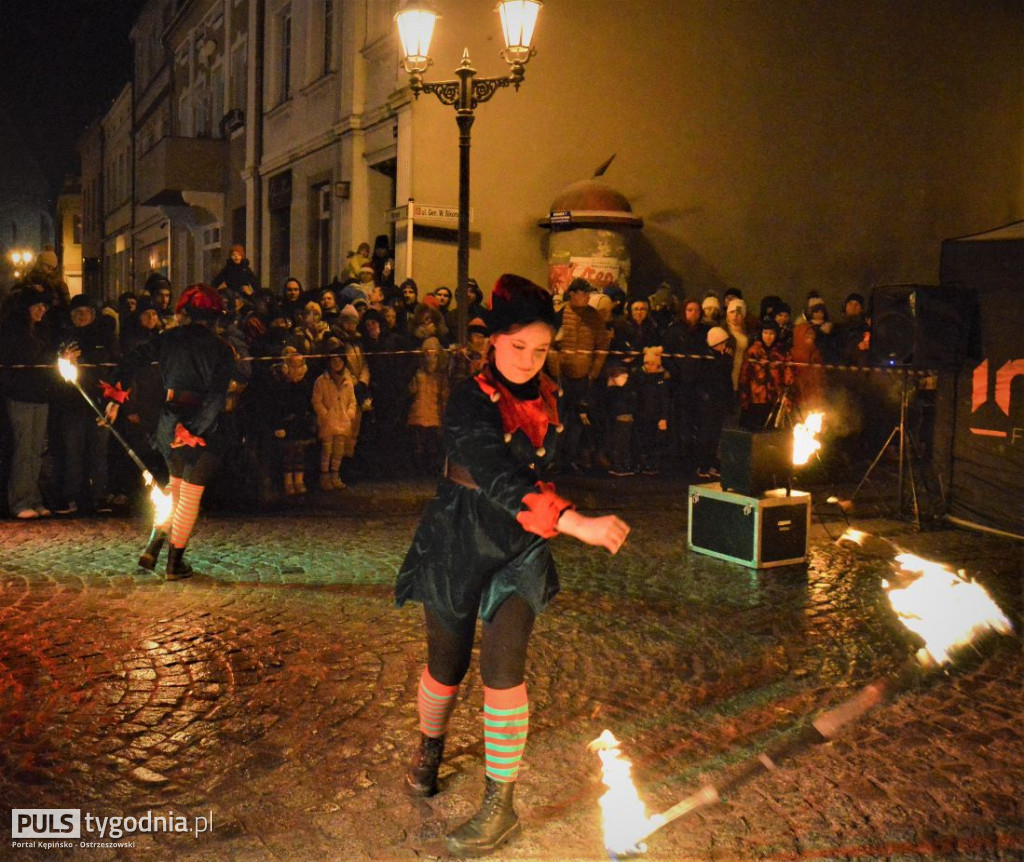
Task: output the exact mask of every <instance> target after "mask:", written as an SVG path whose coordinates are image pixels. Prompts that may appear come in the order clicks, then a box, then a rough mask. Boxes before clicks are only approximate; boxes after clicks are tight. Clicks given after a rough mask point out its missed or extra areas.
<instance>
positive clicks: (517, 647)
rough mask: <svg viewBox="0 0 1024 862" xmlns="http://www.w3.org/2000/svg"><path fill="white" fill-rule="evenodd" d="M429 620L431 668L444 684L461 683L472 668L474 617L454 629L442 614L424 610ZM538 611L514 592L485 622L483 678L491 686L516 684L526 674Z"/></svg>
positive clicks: (511, 685) (474, 632)
mask: <svg viewBox="0 0 1024 862" xmlns="http://www.w3.org/2000/svg"><path fill="white" fill-rule="evenodd" d="M424 616H425V618H426V623H427V669H428V670H429V671H430V675H431V676H432V677H433V678H434V679H436V680H437V681H438V682H439V683H441V684H442V685H458V684H459V683H461V682H462V680H463V678H464V677H465V676H466V672H467V671H468V670H469V662H470V658H471V657H472V653H473V639H474V636H475V635H476V619H475V617H470V618H469V619H468V620H466V621H465V622H464V623H462V624H461V625H460V626H459V628H458V629H450V628H448V627H447V626H445V624H444V623H443V622H442V621H441V619H440V618H439V617H437V616H436V615H434V614H433V613H431V611H430V609H429V608H428V609H426V610H425V612H424ZM534 619H535V614H534V613H533V609H532V608H531V607H530V605H529V604H528V603H527V602H526V601H525V600H524V599H522V598H520V597H519V596H516V595H513V596H511V597H509V598H508V599H506V600H505V601H504V602H502V603H501V607H499V608H498V610H497V612H496V613H495V614H494V617H493V618H492V619H491V621H490V622H489V623H488V622H485V623H484V624H483V634H482V636H481V638H480V678H481V679H482V680H483V683H484V685H485V686H487V687H488V688H515V687H516V686H517V685H520V684H522V682H523V677H524V676H525V674H526V647H527V645H528V644H529V642H530V633H531V632H532V631H533V621H534Z"/></svg>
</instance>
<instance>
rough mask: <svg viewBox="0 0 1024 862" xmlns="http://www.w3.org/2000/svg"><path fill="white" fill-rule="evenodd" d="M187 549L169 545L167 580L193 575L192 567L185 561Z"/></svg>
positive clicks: (177, 579)
mask: <svg viewBox="0 0 1024 862" xmlns="http://www.w3.org/2000/svg"><path fill="white" fill-rule="evenodd" d="M184 556H185V549H184V548H176V547H174V545H168V546H167V580H169V581H180V580H182V579H183V578H191V577H192V567H191V566H190V565H189V564H188V563H186V562H185V560H184Z"/></svg>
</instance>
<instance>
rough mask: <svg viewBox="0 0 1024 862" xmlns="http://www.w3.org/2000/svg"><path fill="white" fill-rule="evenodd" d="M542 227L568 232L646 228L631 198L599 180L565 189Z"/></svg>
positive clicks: (553, 203)
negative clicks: (593, 229)
mask: <svg viewBox="0 0 1024 862" xmlns="http://www.w3.org/2000/svg"><path fill="white" fill-rule="evenodd" d="M537 224H538V225H539V226H540V227H546V228H551V229H553V230H559V229H562V230H566V229H571V228H574V227H636V228H639V227H643V225H644V221H643V219H642V218H640V217H639V216H635V215H633V208H632V207H631V206H630V205H629V200H628V198H627V197H626V196H625V195H624V194H622V193H621V192H619V191H616V190H615V189H613V188H612V187H611V186H609V185H607V184H605V183H602V182H598V181H597V180H580V181H579V182H576V183H573V184H572V185H571V186H568V187H567V188H565V189H563V190H562V191H561V192H560V193H559V194H558V196H557V197H556V198H555V199H554V201H552V203H551V210H550V212H549V213H548V215H547V216H545V217H544V218H542V219H540V220H539V221H538V222H537Z"/></svg>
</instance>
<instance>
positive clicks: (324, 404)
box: [313, 348, 359, 491]
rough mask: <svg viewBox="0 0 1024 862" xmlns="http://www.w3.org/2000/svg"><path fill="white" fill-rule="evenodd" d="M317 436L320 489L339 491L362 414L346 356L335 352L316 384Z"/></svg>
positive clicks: (328, 359)
mask: <svg viewBox="0 0 1024 862" xmlns="http://www.w3.org/2000/svg"><path fill="white" fill-rule="evenodd" d="M313 410H314V412H315V413H316V436H317V438H318V439H319V440H320V489H321V490H323V491H333V490H340V489H342V488H344V487H345V483H344V482H343V481H342V479H341V475H340V472H339V471H340V470H341V462H342V460H343V459H344V458H345V457H347V456H348V457H350V456H351V454H352V453H353V452H354V451H355V439H354V437H353V435H352V428H353V426H354V425H355V421H356V415H357V413H358V411H359V408H358V406H357V405H356V389H355V380H353V378H352V374H351V372H350V371H349V370H348V368H347V367H346V366H345V352H344V350H343V349H341V348H336V349H334V350H333V351H332V352H331V354H330V355H329V356H328V357H327V370H326V371H325V372H324V373H323V374H321V375H320V376H319V377H318V378H317V379H316V382H315V383H314V384H313Z"/></svg>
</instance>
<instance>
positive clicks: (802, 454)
mask: <svg viewBox="0 0 1024 862" xmlns="http://www.w3.org/2000/svg"><path fill="white" fill-rule="evenodd" d="M824 419H825V414H824V413H821V412H820V411H819V412H815V413H808V414H807V418H806V419H805V420H804V421H803V422H800V423H798V424H796V425H794V426H793V464H794V466H800V465H801V464H806V463H807V462H808V461H810V460H811V456H812V455H813V454H814V453H815V452H817V451H818V450H819V449H820V448H821V441H820V440H818V439H817V438H818V435H819V434H820V433H821V425H822V422H823V421H824Z"/></svg>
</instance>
